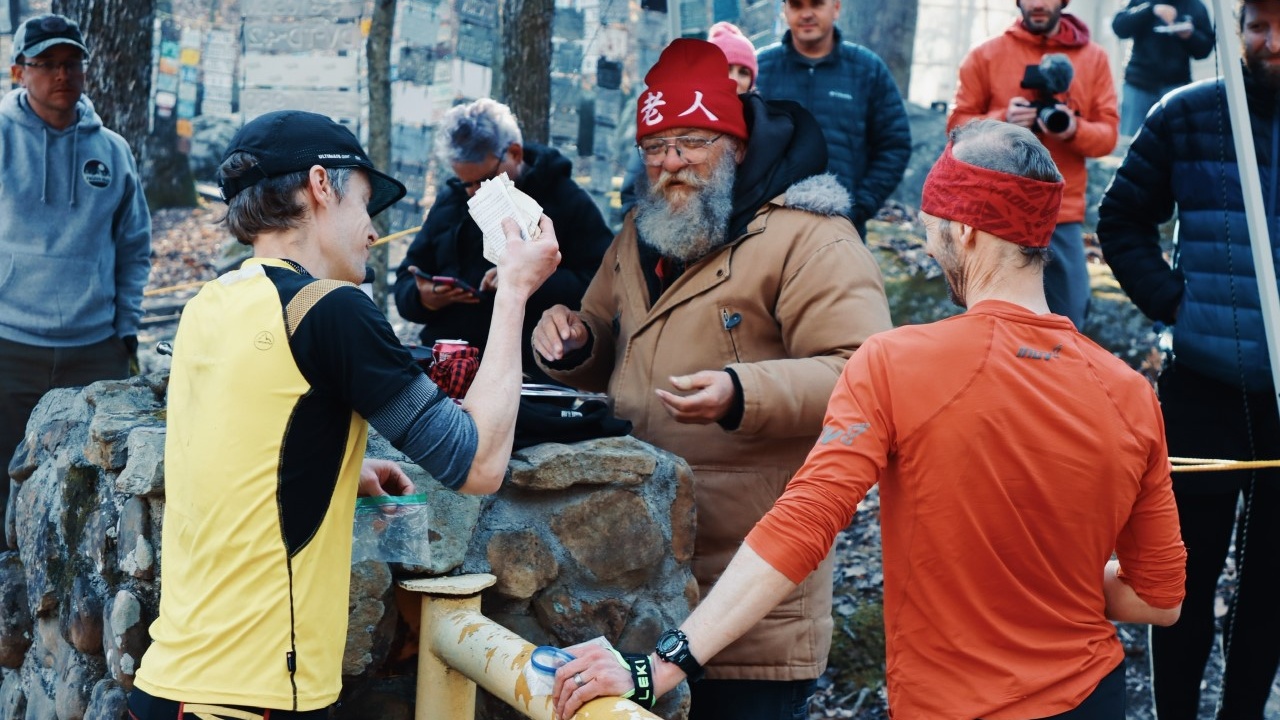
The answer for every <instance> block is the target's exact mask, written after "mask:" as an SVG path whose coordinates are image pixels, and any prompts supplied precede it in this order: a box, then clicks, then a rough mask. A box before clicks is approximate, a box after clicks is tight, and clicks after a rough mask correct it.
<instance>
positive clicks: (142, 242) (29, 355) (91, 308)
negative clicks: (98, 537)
mask: <svg viewBox="0 0 1280 720" xmlns="http://www.w3.org/2000/svg"><path fill="white" fill-rule="evenodd" d="M88 57H89V49H88V47H87V46H86V45H85V40H84V36H83V35H81V33H80V27H79V26H78V25H77V24H76V23H75V22H73V21H71V20H69V19H67V18H65V17H63V16H62V15H37V16H35V17H32V18H28V19H27V20H26V21H25V22H23V23H22V24H21V25H20V26H18V29H17V31H16V32H15V33H14V35H13V49H12V51H11V52H10V55H9V60H10V63H11V65H10V68H9V76H10V78H11V79H12V80H13V82H14V83H15V84H16V85H17V86H18V88H17V89H16V90H14V91H12V92H10V93H8V94H6V95H5V96H4V98H3V99H0V158H3V160H0V167H2V170H0V172H2V173H3V178H2V179H0V468H4V467H8V465H9V459H10V457H11V456H12V455H13V453H14V447H15V446H17V445H19V443H20V442H21V441H22V440H23V433H24V432H25V430H26V427H27V419H28V417H29V416H30V415H31V411H32V410H33V409H34V408H35V406H36V403H38V402H39V401H40V398H41V397H43V396H44V394H45V393H47V392H49V391H50V390H52V389H54V388H65V387H79V386H81V385H88V384H89V383H92V382H96V381H98V380H115V379H120V378H125V377H128V376H129V371H130V360H131V356H135V357H136V355H135V353H136V350H137V347H138V340H137V336H138V324H139V322H140V321H141V320H142V289H143V288H144V287H146V285H147V276H148V275H149V274H150V272H151V215H150V214H149V213H148V211H147V200H146V198H145V197H144V196H143V192H142V183H141V180H140V179H139V177H138V168H137V165H136V163H135V162H134V159H133V153H132V152H131V151H130V150H129V145H128V143H126V142H125V140H124V138H122V137H120V136H119V135H117V134H116V133H114V132H112V131H111V130H109V129H107V128H105V127H103V125H102V118H100V117H98V114H97V113H96V112H94V110H93V103H92V102H90V101H89V98H88V97H87V96H85V95H84V85H85V68H86V66H87V59H88ZM15 487H16V486H15ZM8 494H9V481H8V480H7V479H5V480H0V508H3V507H4V505H5V498H6V497H7V496H8Z"/></svg>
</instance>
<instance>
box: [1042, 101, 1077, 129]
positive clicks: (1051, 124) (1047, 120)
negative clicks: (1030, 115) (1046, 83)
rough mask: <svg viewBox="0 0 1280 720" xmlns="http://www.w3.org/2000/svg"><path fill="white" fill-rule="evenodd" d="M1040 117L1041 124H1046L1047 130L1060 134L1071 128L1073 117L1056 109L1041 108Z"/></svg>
mask: <svg viewBox="0 0 1280 720" xmlns="http://www.w3.org/2000/svg"><path fill="white" fill-rule="evenodd" d="M1038 117H1039V118H1040V122H1042V123H1044V127H1045V129H1046V130H1048V131H1049V132H1051V133H1060V132H1062V131H1064V130H1066V129H1067V128H1069V127H1071V116H1070V115H1068V114H1067V113H1066V111H1063V110H1059V109H1058V108H1056V107H1047V108H1040V112H1039V114H1038Z"/></svg>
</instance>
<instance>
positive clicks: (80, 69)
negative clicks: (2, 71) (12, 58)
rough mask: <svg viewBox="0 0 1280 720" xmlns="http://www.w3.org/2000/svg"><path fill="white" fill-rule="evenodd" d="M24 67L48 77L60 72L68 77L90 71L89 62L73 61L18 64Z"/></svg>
mask: <svg viewBox="0 0 1280 720" xmlns="http://www.w3.org/2000/svg"><path fill="white" fill-rule="evenodd" d="M18 64H19V65H21V66H23V67H29V68H31V69H32V70H35V71H36V72H41V73H45V74H48V75H57V74H58V71H59V70H62V71H64V72H66V73H67V74H68V75H83V74H84V72H85V70H88V69H89V61H88V60H71V61H69V62H60V63H53V62H22V63H18Z"/></svg>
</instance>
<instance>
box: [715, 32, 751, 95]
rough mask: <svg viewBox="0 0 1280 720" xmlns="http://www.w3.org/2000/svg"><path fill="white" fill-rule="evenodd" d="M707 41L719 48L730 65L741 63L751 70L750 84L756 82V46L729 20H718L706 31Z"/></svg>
mask: <svg viewBox="0 0 1280 720" xmlns="http://www.w3.org/2000/svg"><path fill="white" fill-rule="evenodd" d="M707 42H709V43H711V44H712V45H715V46H716V47H718V48H720V50H721V52H723V53H724V56H725V57H726V58H728V59H729V64H730V65H741V66H743V67H745V68H746V69H748V70H750V71H751V84H752V85H755V84H756V75H757V73H758V72H759V67H758V66H757V65H756V46H755V45H752V44H751V41H750V40H748V39H747V36H746V35H743V34H742V31H741V30H739V29H738V26H737V25H734V24H733V23H730V22H723V21H721V22H718V23H716V24H715V25H712V26H711V29H710V30H708V31H707Z"/></svg>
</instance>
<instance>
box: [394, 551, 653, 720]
mask: <svg viewBox="0 0 1280 720" xmlns="http://www.w3.org/2000/svg"><path fill="white" fill-rule="evenodd" d="M495 580H496V578H494V576H492V575H484V574H481V575H461V576H455V577H442V578H425V579H419V580H406V581H404V582H401V583H400V587H402V588H404V589H406V590H410V591H413V592H419V593H422V625H421V628H420V629H419V631H418V642H419V647H418V691H417V709H416V711H415V713H414V717H415V718H417V720H428V718H430V719H431V720H439V719H440V718H449V720H471V719H472V718H474V717H475V708H476V685H479V686H480V687H483V688H484V689H485V690H488V691H489V692H490V693H491V694H492V695H493V696H494V697H496V698H498V699H500V700H502V701H503V702H505V703H507V704H508V705H510V706H511V707H513V708H515V709H516V710H518V711H519V712H521V713H523V714H524V715H525V716H526V717H530V718H535V720H556V718H555V712H554V710H555V708H554V706H553V705H552V702H551V698H549V697H547V696H545V695H533V694H531V693H530V692H529V685H528V683H527V682H526V681H525V677H524V668H525V666H526V665H527V664H528V663H529V655H530V654H531V653H532V652H533V648H534V646H533V644H532V643H530V642H528V641H527V640H525V639H524V638H522V637H520V636H519V635H517V634H515V633H513V632H511V631H510V630H508V629H506V628H505V627H503V626H501V625H499V624H497V623H495V622H494V621H492V620H490V619H489V618H487V617H485V616H484V615H482V614H481V613H480V592H481V591H482V590H484V589H485V588H487V587H489V586H490V585H492V584H493V583H494V582H495ZM648 718H652V719H653V720H658V716H657V715H654V714H653V713H650V712H649V711H647V710H645V709H643V708H641V707H640V706H639V705H636V704H635V703H633V702H631V701H630V700H623V699H621V698H597V699H595V700H592V701H591V702H589V703H587V704H586V705H583V706H582V708H581V709H580V710H578V712H577V714H575V715H574V716H573V718H572V719H569V718H565V719H564V720H646V719H648Z"/></svg>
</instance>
